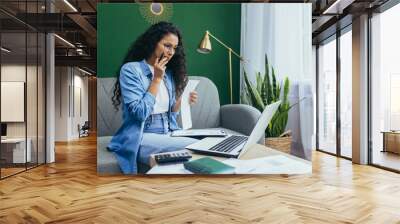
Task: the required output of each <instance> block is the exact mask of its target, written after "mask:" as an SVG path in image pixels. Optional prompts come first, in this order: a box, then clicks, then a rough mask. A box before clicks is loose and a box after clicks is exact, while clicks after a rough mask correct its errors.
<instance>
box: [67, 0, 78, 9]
mask: <svg viewBox="0 0 400 224" xmlns="http://www.w3.org/2000/svg"><path fill="white" fill-rule="evenodd" d="M64 2H65V4H67V5H68V6H69V7H70V8H71V9H72V10H73V11H74V12H78V10H77V9H76V8H75V7H74V6H73V5H72V4H71V3H69V1H68V0H64Z"/></svg>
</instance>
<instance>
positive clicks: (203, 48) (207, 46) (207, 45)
mask: <svg viewBox="0 0 400 224" xmlns="http://www.w3.org/2000/svg"><path fill="white" fill-rule="evenodd" d="M197 51H198V52H199V53H202V54H207V53H210V51H211V42H210V36H209V35H208V31H206V33H205V34H204V37H203V39H202V40H201V42H200V44H199V47H198V48H197Z"/></svg>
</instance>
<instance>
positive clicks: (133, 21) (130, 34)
mask: <svg viewBox="0 0 400 224" xmlns="http://www.w3.org/2000/svg"><path fill="white" fill-rule="evenodd" d="M97 9H98V12H97V29H98V36H97V41H98V43H97V47H98V48H97V70H98V72H97V74H98V77H100V78H101V77H112V76H115V73H116V71H117V70H118V68H119V66H120V65H121V63H122V60H123V57H124V56H125V54H126V52H127V50H128V48H129V46H130V44H131V43H132V42H133V41H134V40H135V39H136V38H137V37H138V36H139V35H140V34H141V33H143V32H144V31H145V30H146V29H147V28H148V27H149V26H150V23H148V22H147V21H146V20H145V19H144V17H142V14H141V13H140V11H139V5H138V4H134V3H102V4H98V5H97ZM240 17H241V10H240V4H231V3H224V4H223V3H222V4H213V3H173V4H172V17H171V18H170V19H169V21H170V22H172V23H174V24H176V25H177V26H178V27H179V28H180V30H181V31H182V34H183V44H184V47H185V52H186V55H187V58H186V61H187V69H188V74H189V75H199V76H205V77H208V78H210V79H211V80H212V81H213V82H214V83H215V84H216V85H217V87H218V90H219V94H220V100H221V104H227V103H229V101H230V100H229V78H228V74H229V67H228V66H229V65H228V52H227V50H226V49H225V48H223V47H222V46H221V45H219V44H218V43H217V42H216V41H214V40H213V39H212V40H211V42H212V47H213V51H212V52H211V53H210V54H208V55H204V54H200V53H198V52H197V51H196V49H197V46H198V44H199V42H200V40H201V38H202V37H203V35H204V33H205V30H209V31H210V32H211V33H213V34H214V35H215V36H216V37H217V38H219V39H220V40H222V41H223V42H225V43H226V44H227V45H229V46H231V47H232V49H233V50H235V51H236V52H240ZM232 59H233V64H232V65H233V66H232V70H233V92H234V103H237V102H239V69H240V67H239V60H238V59H237V58H236V57H235V56H232ZM200 97H201V96H200Z"/></svg>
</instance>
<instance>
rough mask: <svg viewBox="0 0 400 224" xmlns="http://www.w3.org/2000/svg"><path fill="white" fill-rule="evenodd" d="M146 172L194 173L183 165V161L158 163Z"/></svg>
mask: <svg viewBox="0 0 400 224" xmlns="http://www.w3.org/2000/svg"><path fill="white" fill-rule="evenodd" d="M146 174H193V173H192V172H190V171H189V170H187V169H185V167H183V163H179V164H173V165H157V166H155V167H153V168H151V170H149V171H148V172H147V173H146Z"/></svg>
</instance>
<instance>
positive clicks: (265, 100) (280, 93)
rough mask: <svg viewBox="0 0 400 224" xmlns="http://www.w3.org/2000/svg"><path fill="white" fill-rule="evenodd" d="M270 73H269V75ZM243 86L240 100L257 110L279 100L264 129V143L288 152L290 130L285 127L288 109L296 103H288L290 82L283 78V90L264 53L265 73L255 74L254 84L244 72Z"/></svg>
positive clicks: (290, 138) (290, 141) (290, 139)
mask: <svg viewBox="0 0 400 224" xmlns="http://www.w3.org/2000/svg"><path fill="white" fill-rule="evenodd" d="M270 73H271V75H270ZM244 81H245V87H244V92H243V94H242V96H241V98H242V102H243V103H246V104H249V105H251V106H253V107H255V108H257V109H258V110H259V111H261V112H262V111H263V110H264V108H265V106H267V105H269V104H271V103H274V102H276V101H278V100H281V105H280V106H279V108H278V110H277V111H276V113H275V115H274V116H273V117H272V119H271V121H270V123H269V124H268V127H267V129H266V130H265V137H266V138H265V145H266V146H268V147H271V148H274V149H277V150H280V151H283V152H286V153H289V154H290V148H291V143H292V137H291V131H290V130H287V131H285V129H286V125H287V122H288V117H289V110H290V109H291V108H292V107H293V106H294V105H296V104H297V103H298V102H297V103H295V104H292V105H290V103H289V100H288V95H289V87H290V82H289V79H288V78H287V77H286V78H285V79H284V80H283V90H282V89H281V86H282V85H281V84H280V83H279V82H278V81H277V80H276V76H275V69H274V67H273V66H271V68H270V65H269V63H268V57H267V55H265V74H264V75H261V73H260V72H257V74H256V84H255V85H253V84H252V83H251V82H250V81H249V78H248V76H247V73H246V71H245V72H244Z"/></svg>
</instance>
